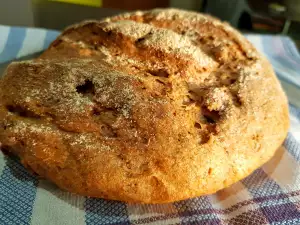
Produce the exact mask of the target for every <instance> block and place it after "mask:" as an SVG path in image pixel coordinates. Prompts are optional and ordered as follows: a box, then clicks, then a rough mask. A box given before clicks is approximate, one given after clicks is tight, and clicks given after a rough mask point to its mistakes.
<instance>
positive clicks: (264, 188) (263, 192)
mask: <svg viewBox="0 0 300 225" xmlns="http://www.w3.org/2000/svg"><path fill="white" fill-rule="evenodd" d="M242 183H243V184H244V185H245V186H246V187H247V188H248V191H249V192H250V193H251V195H252V196H253V197H254V198H253V200H254V201H255V202H256V204H258V205H259V207H260V210H261V212H262V213H263V214H264V215H265V217H266V218H267V219H268V221H269V222H270V223H272V222H280V221H284V220H290V219H294V218H298V217H299V216H300V211H299V210H298V209H297V207H296V205H294V204H293V203H292V202H291V201H290V200H289V197H288V196H287V195H286V194H285V193H284V192H283V191H282V190H281V188H280V186H279V185H278V184H277V183H276V182H275V181H274V180H272V179H271V178H270V177H268V175H267V174H266V173H265V172H264V171H263V170H262V169H257V170H256V171H255V172H254V173H253V174H251V175H250V176H248V177H246V178H245V179H243V180H242ZM270 195H272V196H276V195H286V197H285V198H280V199H278V198H272V199H268V200H265V201H260V200H259V199H260V198H261V197H265V196H270ZM284 205H285V206H284ZM287 205H288V209H289V212H288V213H287V212H285V210H284V208H285V207H286V206H287ZM274 209H276V210H277V211H276V213H274V212H275V211H274Z"/></svg>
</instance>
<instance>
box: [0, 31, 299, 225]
mask: <svg viewBox="0 0 300 225" xmlns="http://www.w3.org/2000/svg"><path fill="white" fill-rule="evenodd" d="M58 34H59V33H58V32H56V31H50V30H43V29H33V28H18V27H7V26H0V66H1V65H2V66H3V65H7V63H8V62H9V61H11V60H18V59H20V58H21V59H22V58H23V57H26V56H28V55H29V56H30V55H32V54H34V53H38V52H41V51H42V50H44V49H46V48H47V46H48V45H49V43H50V42H51V41H52V40H53V39H55V37H56V36H57V35H58ZM247 38H248V39H249V40H250V41H251V42H253V44H254V45H255V46H256V47H257V48H258V49H259V50H260V51H261V52H263V53H264V54H265V55H266V56H267V57H268V58H269V60H270V61H271V63H272V64H273V66H274V69H275V71H276V74H277V75H278V78H279V79H280V80H281V82H282V86H283V88H284V89H285V91H286V93H287V95H288V97H289V102H290V120H291V128H290V130H289V133H288V136H287V138H286V140H285V142H284V143H283V145H282V146H281V147H280V148H279V149H278V151H277V152H276V154H275V156H274V157H273V158H272V159H271V160H270V161H269V162H268V163H266V164H265V165H264V166H262V167H261V168H259V169H257V170H256V171H255V172H254V173H253V174H252V175H250V176H249V177H247V178H246V179H244V180H242V181H240V182H238V183H236V184H234V185H232V186H231V187H229V188H226V189H224V190H221V191H219V192H217V193H216V194H213V195H208V196H204V197H199V198H193V199H190V200H186V201H180V202H175V203H172V204H161V205H139V204H126V203H123V202H116V201H108V200H103V199H94V198H85V197H81V196H77V195H74V194H71V193H68V192H64V191H62V190H59V189H58V188H57V187H56V186H55V185H53V184H51V183H50V182H48V181H45V180H39V179H38V178H37V177H35V176H33V175H31V174H30V173H28V172H27V171H26V170H25V169H24V168H23V166H22V165H20V163H19V162H18V160H17V159H13V158H8V157H6V156H4V155H3V154H2V153H1V152H0V224H3V225H8V224H34V225H44V224H46V225H47V224H51V225H52V224H53V225H56V224H58V225H60V224H61V225H77V224H80V225H81V224H216V225H218V224H230V225H231V224H241V225H244V224H253V225H259V224H286V225H289V224H300V108H299V107H300V100H299V99H300V74H299V73H300V55H299V52H298V51H297V48H296V47H295V45H294V43H293V42H292V41H291V39H289V38H287V37H283V36H261V35H247Z"/></svg>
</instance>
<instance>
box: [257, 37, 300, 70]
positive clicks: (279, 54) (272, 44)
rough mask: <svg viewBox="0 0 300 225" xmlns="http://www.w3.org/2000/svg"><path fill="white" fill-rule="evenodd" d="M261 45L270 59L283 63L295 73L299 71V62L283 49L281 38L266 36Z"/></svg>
mask: <svg viewBox="0 0 300 225" xmlns="http://www.w3.org/2000/svg"><path fill="white" fill-rule="evenodd" d="M262 44H263V47H264V49H266V51H265V53H266V54H267V55H268V56H269V57H271V58H272V59H274V60H276V61H278V62H280V63H283V64H284V65H285V67H287V68H291V69H293V70H295V71H298V70H299V69H300V64H299V62H297V60H295V58H294V57H292V56H290V54H288V52H287V51H286V49H284V44H283V39H282V38H279V37H274V36H270V35H266V36H264V37H263V39H262ZM278 45H279V46H278Z"/></svg>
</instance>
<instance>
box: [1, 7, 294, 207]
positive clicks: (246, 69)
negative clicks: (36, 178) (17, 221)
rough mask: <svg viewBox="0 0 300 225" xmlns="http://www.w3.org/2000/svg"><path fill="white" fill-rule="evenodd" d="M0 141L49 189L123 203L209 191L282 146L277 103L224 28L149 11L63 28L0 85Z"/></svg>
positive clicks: (283, 111) (245, 45)
mask: <svg viewBox="0 0 300 225" xmlns="http://www.w3.org/2000/svg"><path fill="white" fill-rule="evenodd" d="M0 118H1V120H0V142H1V144H2V147H3V148H4V149H7V150H9V151H10V152H12V153H14V154H16V155H18V156H19V157H20V158H21V162H22V163H23V164H24V165H25V166H26V167H28V168H29V169H31V170H33V171H34V172H35V173H37V174H38V175H40V176H42V177H45V178H47V179H50V180H52V181H53V182H54V183H56V184H57V185H58V186H59V187H60V188H63V189H65V190H68V191H71V192H75V193H78V194H81V195H86V196H93V197H101V198H107V199H115V200H122V201H127V202H143V203H164V202H172V201H176V200H182V199H186V198H190V197H196V196H200V195H205V194H210V193H214V192H216V191H218V190H220V189H222V188H224V187H227V186H229V185H231V184H232V183H234V182H237V181H238V180H240V179H242V178H243V177H245V176H247V175H249V174H250V173H251V172H252V171H253V170H255V169H256V168H258V167H259V166H261V165H262V164H263V163H264V162H266V161H267V160H268V159H270V158H271V157H272V155H273V154H274V152H275V150H276V149H277V148H278V147H279V146H280V144H281V143H282V141H283V140H284V138H285V136H286V133H287V129H288V126H289V122H288V108H287V99H286V97H285V95H284V93H283V91H282V89H281V87H280V84H279V82H278V80H277V79H276V77H275V75H274V72H273V70H272V68H271V66H270V64H269V62H267V60H266V59H265V58H264V57H263V56H262V55H261V54H260V53H258V52H257V51H256V50H255V49H254V47H253V46H252V45H251V44H250V43H249V42H248V41H247V40H246V39H245V38H244V37H242V36H241V35H240V34H239V33H238V32H237V31H235V30H234V29H233V28H231V27H230V26H229V25H228V24H225V23H222V22H220V21H219V20H217V19H215V18H212V17H210V16H207V15H202V14H199V13H194V12H188V11H182V10H176V9H165V10H161V9H157V10H152V11H143V12H134V13H129V14H123V15H120V16H116V17H112V18H107V19H105V20H103V21H86V22H83V23H80V24H77V25H73V26H71V27H69V28H67V29H66V30H65V31H64V32H63V33H62V34H61V35H60V36H59V37H58V38H57V39H56V40H55V41H54V42H53V43H52V44H51V46H50V47H49V49H48V50H46V51H45V52H44V53H43V55H42V56H41V57H39V58H37V59H35V60H33V61H24V62H19V63H12V64H11V65H10V66H9V67H8V69H7V71H6V73H5V76H4V77H3V78H2V79H1V81H0Z"/></svg>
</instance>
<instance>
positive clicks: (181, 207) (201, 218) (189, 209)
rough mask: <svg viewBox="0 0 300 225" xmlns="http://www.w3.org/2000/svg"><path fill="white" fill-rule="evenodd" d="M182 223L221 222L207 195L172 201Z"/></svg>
mask: <svg viewBox="0 0 300 225" xmlns="http://www.w3.org/2000/svg"><path fill="white" fill-rule="evenodd" d="M173 204H174V206H175V208H176V209H177V212H178V215H179V216H180V219H181V222H182V224H195V223H196V224H214V225H218V224H222V222H221V220H220V219H219V217H218V216H217V214H216V213H214V208H213V206H212V204H211V202H210V201H209V199H208V197H207V196H202V197H198V198H191V199H188V200H184V201H179V202H175V203H173ZM195 212H196V213H195Z"/></svg>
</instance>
